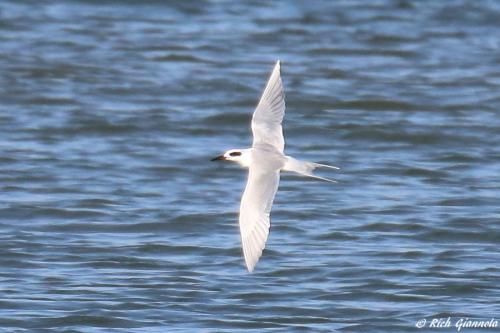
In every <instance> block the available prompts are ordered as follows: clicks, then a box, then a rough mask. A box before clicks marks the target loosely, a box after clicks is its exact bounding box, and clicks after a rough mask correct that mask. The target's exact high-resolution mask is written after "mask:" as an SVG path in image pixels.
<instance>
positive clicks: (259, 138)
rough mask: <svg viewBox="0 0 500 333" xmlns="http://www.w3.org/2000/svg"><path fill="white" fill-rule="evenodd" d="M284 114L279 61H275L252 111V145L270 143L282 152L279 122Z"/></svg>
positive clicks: (281, 133)
mask: <svg viewBox="0 0 500 333" xmlns="http://www.w3.org/2000/svg"><path fill="white" fill-rule="evenodd" d="M284 116H285V91H284V89H283V82H282V81H281V76H280V61H279V60H278V61H277V62H276V65H275V66H274V69H273V72H272V73H271V77H270V78H269V81H268V82H267V86H266V89H264V92H263V93H262V97H261V98H260V101H259V104H258V105H257V108H256V109H255V112H254V113H253V118H252V132H253V147H256V146H258V145H270V146H272V147H274V148H276V149H277V150H278V151H280V152H283V149H284V147H285V140H284V139H283V129H282V127H281V122H282V120H283V117H284Z"/></svg>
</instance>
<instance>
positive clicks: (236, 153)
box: [229, 151, 241, 156]
mask: <svg viewBox="0 0 500 333" xmlns="http://www.w3.org/2000/svg"><path fill="white" fill-rule="evenodd" d="M240 155H241V153H240V152H239V151H233V152H232V153H229V156H240Z"/></svg>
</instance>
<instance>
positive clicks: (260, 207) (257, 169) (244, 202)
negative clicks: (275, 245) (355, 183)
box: [213, 61, 338, 272]
mask: <svg viewBox="0 0 500 333" xmlns="http://www.w3.org/2000/svg"><path fill="white" fill-rule="evenodd" d="M284 115H285V94H284V90H283V83H282V81H281V77H280V62H279V61H278V62H277V63H276V65H275V67H274V70H273V72H272V73H271V77H270V78H269V81H268V83H267V85H266V88H265V90H264V92H263V94H262V97H261V99H260V102H259V104H258V105H257V108H256V109H255V112H254V114H253V117H252V133H253V145H252V148H246V149H231V150H228V151H226V152H225V153H224V154H223V155H221V156H218V157H216V158H214V159H213V160H226V161H232V162H236V163H238V164H239V165H241V166H242V167H245V168H248V180H247V184H246V187H245V191H244V192H243V196H242V198H241V204H240V215H239V224H240V234H241V242H242V247H243V255H244V257H245V263H246V266H247V269H248V271H250V272H251V271H253V269H254V268H255V265H256V264H257V262H258V260H259V258H260V256H261V255H262V251H263V250H264V247H265V245H266V241H267V238H268V235H269V228H270V213H271V207H272V204H273V200H274V196H275V195H276V191H277V190H278V184H279V180H280V172H281V171H291V172H295V173H299V174H301V175H304V176H308V177H313V178H318V179H322V180H326V181H330V182H334V181H333V180H330V179H326V178H322V177H319V176H316V175H314V174H313V170H314V169H316V168H318V167H327V168H333V169H338V168H337V167H333V166H329V165H325V164H318V163H313V162H305V161H300V160H297V159H295V158H293V157H290V156H286V155H285V154H284V146H285V141H284V138H283V129H282V126H281V122H282V120H283V117H284Z"/></svg>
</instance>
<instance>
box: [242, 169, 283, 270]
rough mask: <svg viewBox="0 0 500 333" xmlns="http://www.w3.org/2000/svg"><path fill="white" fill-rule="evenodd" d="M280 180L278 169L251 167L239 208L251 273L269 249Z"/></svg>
mask: <svg viewBox="0 0 500 333" xmlns="http://www.w3.org/2000/svg"><path fill="white" fill-rule="evenodd" d="M279 180H280V172H279V169H276V168H269V167H266V166H262V165H257V164H252V165H250V168H249V169H248V180H247V186H246V188H245V192H243V196H242V198H241V205H240V233H241V243H242V247H243V255H244V257H245V263H246V266H247V269H248V271H249V272H251V271H253V269H254V267H255V265H256V264H257V262H258V261H259V258H260V256H261V255H262V250H264V247H265V246H266V241H267V236H268V235H269V228H270V226H271V222H270V217H269V216H270V213H271V207H272V205H273V200H274V196H275V195H276V191H277V190H278V184H279Z"/></svg>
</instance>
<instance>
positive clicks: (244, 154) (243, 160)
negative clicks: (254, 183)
mask: <svg viewBox="0 0 500 333" xmlns="http://www.w3.org/2000/svg"><path fill="white" fill-rule="evenodd" d="M250 158H251V154H250V149H230V150H228V151H226V152H225V153H224V154H222V155H220V156H217V157H215V158H212V161H230V162H236V163H238V164H239V165H241V166H244V167H248V166H249V165H250Z"/></svg>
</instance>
